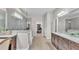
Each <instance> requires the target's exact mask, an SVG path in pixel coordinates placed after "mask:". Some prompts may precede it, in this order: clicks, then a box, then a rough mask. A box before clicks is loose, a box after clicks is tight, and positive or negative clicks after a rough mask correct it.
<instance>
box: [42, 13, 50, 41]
mask: <svg viewBox="0 0 79 59" xmlns="http://www.w3.org/2000/svg"><path fill="white" fill-rule="evenodd" d="M51 20H52V18H51V13H50V12H48V13H46V14H45V15H44V16H43V35H44V36H45V37H46V38H47V39H51Z"/></svg>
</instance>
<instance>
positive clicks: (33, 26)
mask: <svg viewBox="0 0 79 59" xmlns="http://www.w3.org/2000/svg"><path fill="white" fill-rule="evenodd" d="M37 24H41V25H42V16H32V17H31V29H32V33H33V36H35V35H36V34H37V33H36V32H37Z"/></svg>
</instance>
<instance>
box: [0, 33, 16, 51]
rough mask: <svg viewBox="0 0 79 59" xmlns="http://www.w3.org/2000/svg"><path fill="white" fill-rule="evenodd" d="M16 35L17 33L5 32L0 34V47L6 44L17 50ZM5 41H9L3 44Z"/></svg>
mask: <svg viewBox="0 0 79 59" xmlns="http://www.w3.org/2000/svg"><path fill="white" fill-rule="evenodd" d="M16 37H17V35H16V34H4V35H3V34H0V47H2V48H4V47H5V45H7V48H8V49H10V50H15V49H16ZM8 40H9V41H8ZM5 42H7V44H5V45H3V44H4V43H5ZM2 48H1V49H2ZM4 50H5V49H4Z"/></svg>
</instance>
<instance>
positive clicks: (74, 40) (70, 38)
mask: <svg viewBox="0 0 79 59" xmlns="http://www.w3.org/2000/svg"><path fill="white" fill-rule="evenodd" d="M53 34H55V35H58V36H60V37H63V38H66V39H68V40H71V41H73V42H76V43H79V38H78V37H74V36H71V35H67V34H65V33H57V32H53Z"/></svg>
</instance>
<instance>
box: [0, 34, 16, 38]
mask: <svg viewBox="0 0 79 59" xmlns="http://www.w3.org/2000/svg"><path fill="white" fill-rule="evenodd" d="M14 36H16V34H4V35H0V38H8V37H14Z"/></svg>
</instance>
